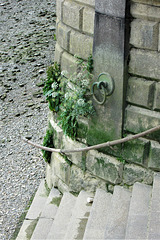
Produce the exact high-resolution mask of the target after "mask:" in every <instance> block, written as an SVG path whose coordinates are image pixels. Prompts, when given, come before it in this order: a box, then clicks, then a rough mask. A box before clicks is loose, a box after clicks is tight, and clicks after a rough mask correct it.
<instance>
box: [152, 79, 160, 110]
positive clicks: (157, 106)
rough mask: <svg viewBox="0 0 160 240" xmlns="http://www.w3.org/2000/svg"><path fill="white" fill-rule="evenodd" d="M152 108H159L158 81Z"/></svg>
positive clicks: (159, 90) (159, 86)
mask: <svg viewBox="0 0 160 240" xmlns="http://www.w3.org/2000/svg"><path fill="white" fill-rule="evenodd" d="M153 108H154V110H160V83H156V91H155V99H154V105H153Z"/></svg>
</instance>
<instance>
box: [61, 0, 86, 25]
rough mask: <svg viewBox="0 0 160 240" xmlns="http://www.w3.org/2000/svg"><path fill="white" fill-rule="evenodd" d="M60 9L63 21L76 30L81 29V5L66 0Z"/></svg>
mask: <svg viewBox="0 0 160 240" xmlns="http://www.w3.org/2000/svg"><path fill="white" fill-rule="evenodd" d="M62 11H63V23H65V24H66V25H68V26H70V27H72V28H75V29H77V30H82V21H83V20H82V16H83V7H82V5H80V4H78V3H76V2H74V1H69V0H66V1H65V2H64V3H63V10H62Z"/></svg>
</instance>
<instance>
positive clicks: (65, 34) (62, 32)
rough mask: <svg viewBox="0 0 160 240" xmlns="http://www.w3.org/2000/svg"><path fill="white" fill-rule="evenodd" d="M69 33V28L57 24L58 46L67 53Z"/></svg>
mask: <svg viewBox="0 0 160 240" xmlns="http://www.w3.org/2000/svg"><path fill="white" fill-rule="evenodd" d="M70 32H71V29H70V28H69V27H67V26H66V25H64V24H63V23H62V22H59V24H58V25H57V41H58V44H59V45H60V46H61V47H62V48H64V49H65V50H67V51H69V37H70Z"/></svg>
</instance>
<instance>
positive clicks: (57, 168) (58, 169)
mask: <svg viewBox="0 0 160 240" xmlns="http://www.w3.org/2000/svg"><path fill="white" fill-rule="evenodd" d="M52 161H53V162H54V172H55V175H56V176H57V177H58V178H60V179H61V180H62V181H63V182H65V183H66V184H67V185H68V184H69V181H70V168H71V167H70V165H69V164H68V163H67V162H66V160H65V157H64V156H62V155H61V154H59V153H52Z"/></svg>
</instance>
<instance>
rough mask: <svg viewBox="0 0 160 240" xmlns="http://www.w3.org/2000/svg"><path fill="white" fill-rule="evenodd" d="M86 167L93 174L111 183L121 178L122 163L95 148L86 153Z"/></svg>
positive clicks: (116, 182) (117, 181)
mask: <svg viewBox="0 0 160 240" xmlns="http://www.w3.org/2000/svg"><path fill="white" fill-rule="evenodd" d="M86 169H87V170H88V171H89V172H91V173H92V174H93V175H95V176H97V177H100V178H102V179H104V180H105V181H107V182H110V183H113V184H118V183H120V182H121V180H122V179H121V177H122V170H123V164H122V163H121V162H119V161H118V160H116V159H115V158H113V157H110V156H107V155H105V154H103V153H99V152H97V151H95V150H93V151H90V152H88V153H87V159H86Z"/></svg>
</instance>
